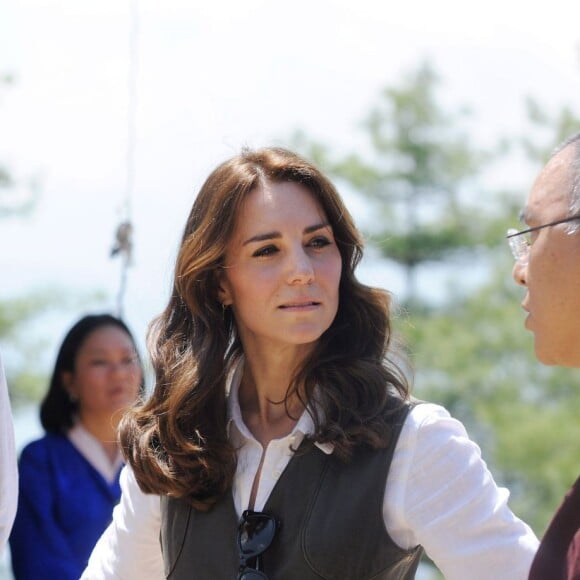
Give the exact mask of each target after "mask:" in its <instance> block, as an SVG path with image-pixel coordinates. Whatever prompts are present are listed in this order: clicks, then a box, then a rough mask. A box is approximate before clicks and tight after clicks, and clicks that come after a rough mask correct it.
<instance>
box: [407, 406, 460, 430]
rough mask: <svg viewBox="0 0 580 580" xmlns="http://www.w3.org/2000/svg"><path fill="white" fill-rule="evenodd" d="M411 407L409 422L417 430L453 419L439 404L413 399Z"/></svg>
mask: <svg viewBox="0 0 580 580" xmlns="http://www.w3.org/2000/svg"><path fill="white" fill-rule="evenodd" d="M410 407H411V409H410V410H409V415H408V419H407V422H408V423H410V424H411V425H415V427H417V428H420V427H421V426H424V425H429V424H432V423H437V422H439V421H441V420H446V419H450V418H451V414H450V413H449V411H448V410H447V409H446V408H445V407H443V406H442V405H438V404H437V403H430V402H428V401H421V400H419V399H413V400H412V401H411V402H410Z"/></svg>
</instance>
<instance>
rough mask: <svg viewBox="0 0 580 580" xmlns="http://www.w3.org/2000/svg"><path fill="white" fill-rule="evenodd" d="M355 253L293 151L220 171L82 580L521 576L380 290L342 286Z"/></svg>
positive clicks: (452, 423) (509, 533)
mask: <svg viewBox="0 0 580 580" xmlns="http://www.w3.org/2000/svg"><path fill="white" fill-rule="evenodd" d="M361 257H362V242H361V238H360V235H359V232H358V231H357V229H356V227H355V226H354V224H353V222H352V219H351V217H350V215H349V213H348V211H347V210H346V208H345V206H344V205H343V202H342V200H341V199H340V197H339V195H338V193H337V192H336V190H335V189H334V187H333V185H332V184H331V183H330V182H329V181H328V179H327V178H326V177H324V176H323V175H322V174H321V173H320V172H319V171H318V170H317V169H316V168H315V167H313V166H312V165H311V164H310V163H308V162H306V161H305V160H303V159H301V158H300V157H298V156H297V155H295V154H293V153H291V152H289V151H286V150H282V149H263V150H259V151H256V152H252V151H245V152H243V153H242V154H241V155H240V156H238V157H235V158H233V159H231V160H230V161H227V162H225V163H224V164H222V165H220V166H219V167H218V168H217V169H216V170H214V172H213V173H212V174H211V175H210V176H209V178H208V179H207V181H206V182H205V184H204V185H203V186H202V188H201V191H200V192H199V194H198V195H197V198H196V200H195V202H194V204H193V208H192V210H191V213H190V215H189V219H188V222H187V225H186V228H185V233H184V236H183V239H182V243H181V247H180V249H179V253H178V256H177V263H176V267H175V279H174V287H173V292H172V295H171V299H170V301H169V304H168V306H167V308H166V309H165V311H164V312H163V314H162V315H161V316H160V317H159V318H158V319H157V320H156V322H155V323H154V324H153V326H152V329H151V334H150V344H151V354H152V360H153V365H154V369H155V373H156V385H155V390H154V392H153V394H152V396H151V398H150V399H149V400H147V401H146V402H144V403H143V404H141V405H138V406H137V407H135V408H134V409H133V410H132V411H131V412H130V413H128V414H127V415H126V417H125V419H124V420H123V423H122V426H121V441H122V443H123V449H124V451H125V452H126V454H127V460H128V463H129V464H130V468H129V469H126V470H125V471H124V473H123V475H122V478H121V481H122V486H123V497H122V500H121V503H120V505H119V506H118V507H117V508H116V509H115V515H114V518H113V523H112V524H111V526H110V527H109V528H108V529H107V531H106V532H105V534H104V535H103V536H102V538H101V540H100V541H99V543H98V545H97V547H96V549H95V551H94V552H93V555H92V556H91V560H90V563H89V567H88V569H87V570H86V571H85V574H84V576H83V578H85V579H91V580H92V579H94V580H96V579H100V580H102V579H107V578H124V579H129V578H134V579H140V580H141V579H143V578H162V577H170V578H175V579H182V578H196V579H203V580H219V579H224V580H232V579H235V578H238V579H239V580H254V579H265V578H269V579H270V580H274V579H276V580H296V579H298V578H299V579H300V580H305V579H306V580H307V579H314V578H328V579H331V578H332V579H341V580H348V579H351V580H364V579H369V578H398V579H403V578H412V577H414V574H415V570H416V567H417V565H418V560H419V558H420V555H421V552H422V548H421V546H423V547H424V548H425V550H426V551H427V553H428V554H429V556H430V557H431V558H432V559H433V560H434V561H435V562H436V563H437V565H438V566H439V568H440V569H441V570H442V571H443V572H444V574H445V576H446V578H450V579H457V580H465V579H466V578H469V579H470V580H476V579H479V578H488V579H489V578H502V579H507V578H509V579H510V580H517V579H519V578H522V579H523V578H526V576H527V573H528V570H529V566H530V562H531V560H532V557H533V555H534V551H535V549H536V547H537V539H536V538H535V536H534V534H533V533H532V531H531V530H530V529H529V527H528V526H526V525H525V524H524V523H523V522H521V521H520V520H518V519H517V518H516V517H515V516H514V515H513V514H512V513H511V511H510V510H509V508H508V507H507V496H508V494H507V492H506V491H505V490H501V489H499V488H498V487H497V486H496V484H495V483H494V481H493V478H492V477H491V475H490V473H489V471H488V470H487V468H486V466H485V463H484V462H483V461H482V459H481V456H480V452H479V449H478V447H477V446H476V445H475V444H474V443H473V442H471V441H470V440H469V438H468V437H467V434H466V433H465V430H464V428H463V426H462V425H461V424H460V423H459V422H458V421H456V420H454V419H452V418H451V417H450V416H449V414H448V413H447V412H446V411H445V410H444V409H442V408H441V407H439V406H436V405H430V404H419V405H414V404H411V403H410V397H409V386H408V383H407V380H406V379H405V377H404V375H403V374H402V373H401V372H400V371H399V370H398V368H397V366H396V364H395V360H397V357H398V356H399V355H398V354H396V353H394V352H393V351H392V348H391V328H390V317H389V299H388V295H387V293H386V292H384V291H382V290H379V289H374V288H369V287H367V286H365V285H363V284H361V283H360V282H359V281H358V280H357V279H356V277H355V274H354V271H355V268H356V266H357V264H358V263H359V261H360V259H361ZM143 492H145V493H143ZM146 494H155V495H146ZM158 496H161V500H159V497H158ZM248 510H249V511H248ZM256 512H258V513H256ZM160 537H161V542H160Z"/></svg>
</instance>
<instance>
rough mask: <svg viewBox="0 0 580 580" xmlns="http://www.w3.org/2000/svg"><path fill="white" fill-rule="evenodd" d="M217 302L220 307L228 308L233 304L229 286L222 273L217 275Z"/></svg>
mask: <svg viewBox="0 0 580 580" xmlns="http://www.w3.org/2000/svg"><path fill="white" fill-rule="evenodd" d="M217 288H218V290H217V295H218V300H219V301H220V302H221V303H222V306H230V305H231V304H232V302H233V300H232V292H231V290H230V284H229V282H228V280H227V279H226V277H225V276H224V274H223V272H220V273H219V274H218V287H217Z"/></svg>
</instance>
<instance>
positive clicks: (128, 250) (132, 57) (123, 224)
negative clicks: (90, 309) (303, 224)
mask: <svg viewBox="0 0 580 580" xmlns="http://www.w3.org/2000/svg"><path fill="white" fill-rule="evenodd" d="M129 12H130V14H129V66H128V75H127V81H128V82H127V89H128V90H127V96H128V99H127V151H126V156H125V165H126V182H125V196H124V200H123V203H122V207H121V210H120V213H121V221H120V223H119V225H118V226H117V230H116V232H115V240H114V243H113V247H112V249H111V257H112V258H113V257H115V256H117V255H119V256H120V257H121V277H120V282H119V292H118V294H117V316H118V317H119V318H122V317H123V305H124V300H125V291H126V289H127V273H128V269H129V267H130V266H131V265H132V263H133V260H132V259H133V224H132V221H131V216H132V211H133V194H134V188H135V149H136V129H137V73H138V64H139V58H138V57H139V52H138V48H139V45H138V38H139V0H130V9H129Z"/></svg>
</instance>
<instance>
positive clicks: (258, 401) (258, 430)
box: [238, 355, 304, 445]
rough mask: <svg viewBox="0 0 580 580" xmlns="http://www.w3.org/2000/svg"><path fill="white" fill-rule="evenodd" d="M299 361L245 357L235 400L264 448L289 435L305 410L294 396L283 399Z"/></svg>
mask: <svg viewBox="0 0 580 580" xmlns="http://www.w3.org/2000/svg"><path fill="white" fill-rule="evenodd" d="M301 362H302V358H298V359H297V358H295V357H292V358H289V357H283V356H277V357H274V356H271V357H266V358H256V357H250V358H248V356H247V355H246V361H245V363H244V372H243V376H242V379H241V382H240V388H239V391H238V400H239V404H240V409H241V412H242V417H243V419H244V423H245V424H246V426H247V427H248V429H250V431H251V432H252V434H253V435H254V436H255V437H256V439H257V440H258V441H260V442H261V443H262V444H263V445H267V444H268V443H269V441H270V440H272V439H276V438H279V437H283V436H285V435H287V434H288V433H290V431H292V429H293V428H294V426H295V424H296V421H297V420H298V419H299V418H300V415H301V414H302V412H303V411H304V405H303V403H302V402H301V401H300V399H299V398H298V396H297V394H295V393H294V394H292V395H291V396H290V397H289V398H288V399H286V397H287V394H288V390H289V388H290V385H291V381H292V379H293V377H294V375H295V373H296V370H297V369H298V368H299V365H300V363H301Z"/></svg>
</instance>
